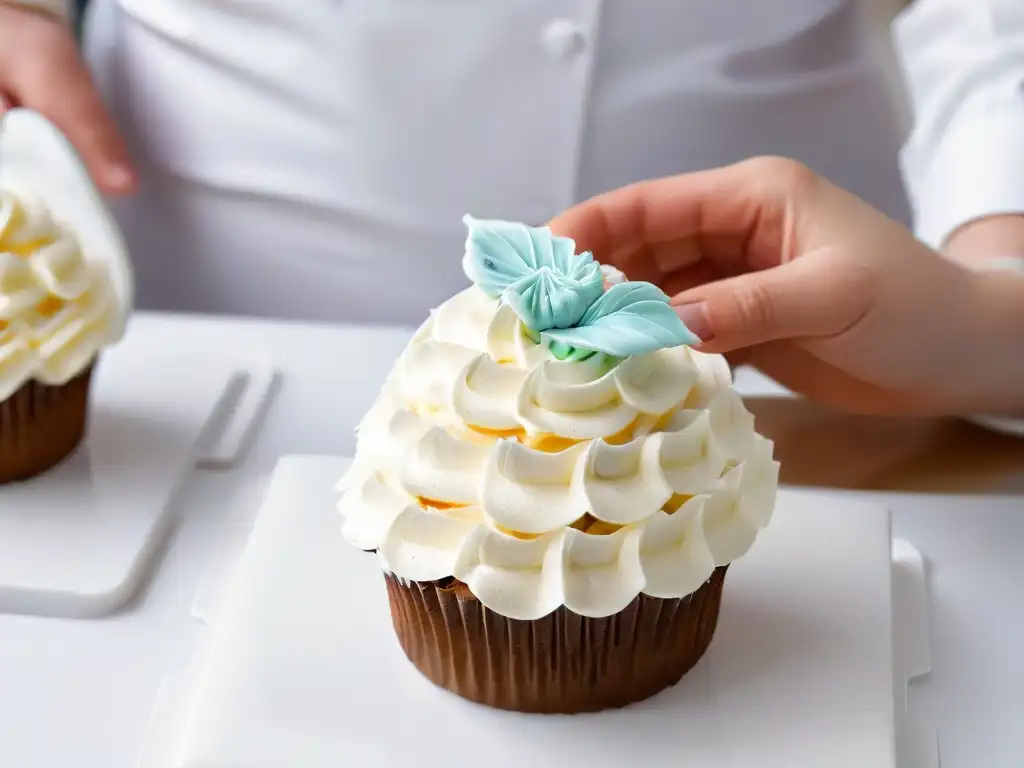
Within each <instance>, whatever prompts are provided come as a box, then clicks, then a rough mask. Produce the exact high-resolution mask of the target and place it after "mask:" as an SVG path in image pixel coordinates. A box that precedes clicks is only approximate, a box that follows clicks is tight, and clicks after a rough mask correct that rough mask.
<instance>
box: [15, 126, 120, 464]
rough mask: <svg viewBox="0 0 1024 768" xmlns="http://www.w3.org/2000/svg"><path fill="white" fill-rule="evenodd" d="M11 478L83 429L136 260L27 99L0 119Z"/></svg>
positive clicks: (60, 451) (54, 459)
mask: <svg viewBox="0 0 1024 768" xmlns="http://www.w3.org/2000/svg"><path fill="white" fill-rule="evenodd" d="M0 169H2V173H0V483H5V482H10V481H12V480H23V479H26V478H28V477H31V476H33V475H35V474H38V473H40V472H42V471H44V470H46V469H48V468H50V467H52V466H54V465H55V464H56V463H58V462H59V461H60V460H61V459H63V458H64V457H65V456H67V455H68V454H69V453H70V452H71V451H73V450H74V448H75V447H76V446H77V445H78V444H79V442H80V441H81V439H82V437H83V435H84V432H85V428H86V421H87V410H88V408H87V405H88V392H89V384H90V380H91V377H92V371H93V367H94V364H95V361H96V359H97V356H98V353H99V351H100V349H101V348H102V347H103V346H105V345H107V344H110V343H112V342H114V341H116V340H117V339H119V338H120V337H121V335H122V333H123V331H124V324H125V317H126V314H127V311H128V307H129V304H130V300H131V296H130V285H131V278H130V271H129V268H128V264H127V259H126V256H125V253H124V247H123V245H122V243H121V239H120V236H119V233H118V231H117V228H116V226H115V225H114V224H113V220H112V218H111V217H110V214H109V213H108V211H107V209H106V206H105V204H104V202H103V199H102V197H101V196H100V194H99V192H98V191H97V190H96V189H95V188H94V187H93V185H92V183H91V181H89V178H88V175H87V174H86V172H85V171H84V169H83V168H82V166H81V164H80V162H79V160H78V158H77V156H76V155H75V153H74V151H73V150H72V149H71V147H70V145H69V144H68V143H67V141H66V140H65V139H64V138H63V136H61V135H60V134H59V132H57V130H56V129H55V128H54V127H53V126H52V125H51V124H49V123H48V122H46V121H45V120H44V119H43V118H42V117H40V116H39V115H37V114H35V113H31V112H26V111H24V110H15V111H14V112H10V113H8V114H7V115H5V116H4V118H3V124H2V131H0Z"/></svg>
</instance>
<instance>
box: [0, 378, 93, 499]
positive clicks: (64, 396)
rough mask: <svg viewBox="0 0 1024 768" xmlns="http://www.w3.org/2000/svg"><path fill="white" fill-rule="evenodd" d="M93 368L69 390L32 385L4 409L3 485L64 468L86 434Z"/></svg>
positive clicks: (0, 414) (0, 406)
mask: <svg viewBox="0 0 1024 768" xmlns="http://www.w3.org/2000/svg"><path fill="white" fill-rule="evenodd" d="M91 380H92V367H89V368H88V369H86V370H85V371H84V372H82V373H80V374H79V375H78V376H77V377H75V378H74V379H71V380H70V381H68V382H67V383H65V384H60V385H56V386H52V385H49V384H41V383H39V382H37V381H29V382H27V383H26V384H24V385H22V387H21V388H20V389H18V390H17V391H16V392H15V393H14V394H13V395H11V396H10V397H8V398H7V399H6V400H4V401H3V402H2V403H0V483H10V482H13V481H15V480H27V479H28V478H30V477H32V476H33V475H38V474H39V473H40V472H45V471H46V470H48V469H50V468H51V467H53V466H55V465H57V464H59V463H60V461H61V460H62V459H64V458H65V457H66V456H67V455H68V454H70V453H71V452H72V451H74V450H75V448H76V447H77V446H78V444H79V443H80V442H81V441H82V436H83V435H84V434H85V425H86V415H87V413H88V401H89V384H90V382H91Z"/></svg>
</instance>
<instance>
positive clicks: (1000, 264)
mask: <svg viewBox="0 0 1024 768" xmlns="http://www.w3.org/2000/svg"><path fill="white" fill-rule="evenodd" d="M978 268H979V269H986V270H988V269H998V270H1009V271H1011V272H1018V273H1020V274H1022V275H1024V256H1010V257H1008V258H1005V259H992V260H990V261H987V262H984V263H983V264H981V265H979V266H978ZM971 421H972V422H974V423H975V424H977V425H978V426H979V427H985V428H986V429H990V430H992V431H993V432H1002V433H1003V434H1005V435H1016V436H1017V437H1024V418H1019V419H1010V418H1005V417H1002V416H975V417H974V418H972V419H971Z"/></svg>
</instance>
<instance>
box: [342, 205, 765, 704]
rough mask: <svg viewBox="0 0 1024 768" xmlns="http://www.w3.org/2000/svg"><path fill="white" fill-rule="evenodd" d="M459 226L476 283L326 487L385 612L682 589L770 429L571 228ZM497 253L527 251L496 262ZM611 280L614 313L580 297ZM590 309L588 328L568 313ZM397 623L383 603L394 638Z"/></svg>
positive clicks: (588, 607) (741, 521) (720, 550)
mask: <svg viewBox="0 0 1024 768" xmlns="http://www.w3.org/2000/svg"><path fill="white" fill-rule="evenodd" d="M469 225H470V237H469V240H468V242H467V267H466V271H467V273H468V274H469V275H470V276H471V278H473V279H474V285H471V286H470V287H469V288H467V289H466V290H464V291H462V292H461V293H459V294H457V295H456V296H454V297H453V298H451V299H450V300H448V301H447V302H445V303H444V304H442V305H441V306H440V307H439V308H438V309H437V310H435V311H434V312H433V313H432V314H431V316H430V317H429V318H428V320H427V321H426V322H425V323H424V324H423V325H422V326H421V327H420V328H419V330H418V331H417V332H416V333H415V334H414V336H413V338H412V340H411V341H410V343H409V345H408V347H407V348H406V349H405V351H404V352H403V353H402V355H401V356H400V358H399V359H398V361H397V363H396V365H395V367H394V369H393V370H392V372H391V374H390V375H389V376H388V378H387V381H386V383H385V385H384V388H383V391H382V393H381V395H380V397H379V399H378V400H377V402H376V403H375V404H374V405H373V407H372V408H371V409H370V411H369V413H368V414H367V415H366V417H365V418H364V419H363V421H362V423H361V424H360V425H359V428H358V436H357V449H356V456H355V461H354V463H353V465H352V467H351V469H350V470H349V472H348V473H347V474H346V475H345V477H344V478H343V479H342V481H341V483H340V486H339V487H340V489H341V490H342V497H341V501H340V505H339V507H340V511H341V513H342V515H343V517H344V522H343V529H342V530H343V534H344V536H345V538H346V539H347V540H348V542H349V543H351V544H352V545H353V546H355V547H358V548H359V549H362V550H368V551H374V552H376V554H377V557H378V558H379V560H380V564H381V567H382V569H383V570H384V571H385V573H386V574H388V575H389V579H391V580H392V581H393V582H394V584H393V586H392V589H391V592H392V597H393V612H394V609H395V608H396V606H395V603H394V597H395V595H396V594H398V590H399V587H400V585H401V586H405V587H410V586H411V585H421V587H422V585H434V586H435V587H436V585H442V586H444V587H446V588H450V587H451V585H453V584H455V585H458V586H459V588H460V589H461V590H462V595H463V596H464V597H466V598H469V599H472V600H476V601H479V603H480V604H481V605H482V606H483V609H485V610H486V611H488V612H492V613H493V614H497V615H498V616H501V617H504V618H505V619H508V620H510V621H512V622H526V623H532V622H537V621H538V620H542V619H545V617H551V616H554V615H557V614H566V613H568V614H572V615H575V616H577V617H586V618H588V619H602V620H607V619H609V618H610V617H617V616H619V615H620V614H622V613H623V612H624V611H626V610H627V609H628V608H629V607H630V606H631V605H634V606H635V605H638V604H639V603H638V600H654V601H681V600H683V599H684V598H691V599H692V597H693V596H694V595H695V594H697V593H698V592H699V591H700V590H702V588H706V585H708V584H709V582H710V581H711V580H712V579H713V577H714V576H715V574H716V572H718V573H719V574H721V573H724V568H725V567H726V566H727V565H728V564H729V563H731V562H732V561H733V560H735V559H736V558H738V557H740V556H742V555H743V554H744V553H745V552H746V551H747V550H748V549H749V548H750V546H751V545H752V544H753V542H754V540H755V539H756V537H757V535H758V532H759V531H760V530H761V529H762V528H763V527H764V526H765V525H766V524H767V523H768V521H769V519H770V517H771V514H772V509H773V506H774V503H775V492H776V487H777V484H778V465H777V463H776V462H775V461H774V459H773V456H772V443H771V441H769V440H767V439H766V438H764V437H761V436H759V435H758V434H757V433H756V432H755V430H754V424H753V417H752V416H751V414H750V413H749V412H748V411H747V410H746V408H745V407H744V405H743V402H742V400H741V398H740V397H739V396H738V395H737V393H736V392H735V391H734V390H733V388H732V382H731V374H730V370H729V367H728V365H727V364H726V362H725V360H724V359H723V358H721V357H720V356H716V355H708V354H704V353H701V352H699V351H696V350H694V349H692V348H690V347H689V346H687V344H689V343H690V342H692V341H695V339H694V337H692V334H689V332H688V331H686V329H685V328H684V327H682V324H681V323H680V322H679V321H678V318H677V317H676V315H675V313H674V312H672V310H671V308H669V307H668V304H667V298H664V294H661V293H660V291H657V289H655V288H654V287H653V286H648V285H647V284H635V283H628V282H624V281H623V280H622V279H620V278H619V277H618V276H617V275H616V274H615V272H614V271H611V270H608V269H599V268H598V265H597V264H596V262H593V260H592V257H590V255H589V254H583V255H576V254H575V253H574V252H573V251H574V246H573V244H572V242H571V241H568V244H566V243H565V242H560V241H564V240H565V238H556V237H554V236H553V235H552V234H551V233H550V232H549V231H547V230H545V229H531V228H527V227H523V226H522V225H515V224H510V223H506V222H477V221H475V220H472V219H471V220H469ZM481 230H483V231H482V232H481ZM503 249H506V250H507V249H511V250H512V251H514V252H516V253H518V254H519V255H520V256H521V257H522V259H523V261H524V263H525V266H521V267H518V268H516V269H507V267H508V262H509V261H511V260H512V259H511V258H510V257H508V256H507V254H505V255H504V256H503V253H504V251H503ZM545 249H546V250H545ZM560 249H561V255H560V254H559V251H560ZM566 250H567V251H568V254H569V255H570V256H571V259H570V258H569V257H566V256H565V253H566ZM524 253H525V255H523V254H524ZM545 254H547V259H546V260H545ZM592 264H593V269H591V265H592ZM559 267H560V269H559ZM494 268H496V269H497V270H498V271H500V270H501V269H505V271H506V273H507V274H505V275H504V277H503V278H502V280H500V281H498V283H497V285H495V284H491V283H489V282H488V276H481V275H480V271H481V270H486V269H494ZM545 269H546V271H547V272H548V273H550V274H543V275H540V276H539V277H538V276H537V275H536V273H537V272H539V271H541V270H545ZM524 271H527V272H530V271H532V274H528V275H527V277H528V278H529V280H530V282H527V281H524V279H523V275H522V274H521V273H522V272H524ZM619 274H621V273H619ZM573 280H575V281H576V283H577V284H578V286H582V287H577V285H574V284H573ZM519 281H522V282H521V284H520V285H519V287H518V288H516V284H517V282H519ZM538 284H546V285H547V286H548V287H547V288H546V289H545V290H546V291H547V293H546V295H542V294H543V291H537V290H535V287H536V286H537V285H538ZM595 284H596V286H597V287H596V288H595V287H594V285H595ZM638 285H639V286H641V290H640V291H639V292H638V291H636V290H634V289H635V288H636V287H637V286H638ZM523 286H526V287H523ZM551 286H554V288H551ZM515 291H519V295H513V293H514V292H515ZM559 291H562V292H563V293H562V294H561V295H559V294H558V292H559ZM524 294H525V298H524ZM611 294H616V295H618V296H619V298H616V295H612V296H611V299H612V302H611V303H613V304H614V305H615V309H614V311H610V312H607V313H605V314H603V315H599V313H595V312H593V311H592V308H593V307H594V306H595V305H597V303H598V302H599V301H602V300H605V301H606V303H607V302H608V297H609V296H610V295H611ZM581 296H582V298H581V300H580V301H579V302H577V303H576V304H575V305H574V304H573V301H572V300H573V299H574V298H580V297H581ZM622 296H625V297H627V298H626V299H625V300H623V299H621V297H622ZM630 296H638V297H639V298H637V299H636V300H635V301H633V303H630V302H629V297H630ZM658 296H660V297H662V298H661V299H659V298H658ZM652 297H653V298H652ZM658 301H661V307H655V306H651V303H652V302H653V303H657V302H658ZM524 306H525V309H524ZM559 313H561V316H559ZM616 313H618V314H616ZM598 315H599V316H598ZM594 317H598V320H597V321H596V325H597V326H600V327H599V328H598V331H599V332H597V333H595V332H593V327H595V326H594V325H592V326H590V327H589V328H588V327H586V326H583V325H582V324H583V323H585V322H586V320H587V318H590V319H591V320H593V318H594ZM623 317H624V318H625V319H623ZM652 326H657V327H652ZM666 339H669V340H670V341H671V340H672V339H674V340H676V341H677V343H675V344H671V345H670V344H669V343H666ZM631 348H636V349H639V350H640V351H639V352H637V353H636V354H628V352H629V351H630V349H631ZM624 353H627V354H624ZM716 605H717V603H716ZM398 610H399V612H402V611H403V609H400V608H399V609H398ZM412 610H413V609H412V608H408V610H405V611H404V613H408V612H409V611H412ZM424 610H426V608H424ZM409 615H412V614H409ZM616 620H617V619H616ZM408 621H411V619H408V618H407V619H399V618H398V617H397V616H396V628H398V629H399V634H400V636H402V634H403V630H402V628H401V627H399V624H403V626H404V623H408ZM403 622H404V623H403ZM712 626H713V625H712ZM404 634H405V635H407V636H408V635H409V634H410V631H409V630H408V628H406V631H405V633H404ZM707 640H708V641H710V635H708V637H707ZM403 643H404V644H405V645H406V646H407V647H406V650H407V653H409V652H410V649H409V647H408V644H407V643H405V640H403ZM700 650H701V652H702V650H703V649H700ZM414 655H415V654H413V653H410V657H411V658H413V656H414ZM428 655H429V654H428ZM697 655H698V657H699V653H698V654H697ZM414 661H416V659H415V658H414ZM435 661H436V660H435ZM502 663H504V662H502ZM439 664H440V662H436V663H435V662H429V663H427V664H426V666H428V667H429V666H431V665H433V666H435V667H438V666H439ZM418 665H419V666H421V668H423V666H424V665H422V664H418ZM440 666H443V665H440ZM424 671H427V674H428V676H430V677H431V678H432V679H434V680H435V682H440V683H441V684H442V685H445V686H446V687H450V688H453V690H458V688H459V686H458V685H457V684H452V683H451V680H450V679H447V678H446V679H444V680H442V679H439V678H441V677H444V674H442V672H440V671H439V672H437V674H431V673H430V672H429V671H428V670H424ZM445 674H447V673H445ZM680 674H681V673H680ZM448 677H449V678H451V679H455V678H458V677H459V676H458V675H455V674H454V673H452V674H451V675H449V676H448ZM563 683H564V681H563ZM664 684H667V683H662V687H663V686H664ZM459 692H463V693H464V691H459ZM478 694H479V695H470V696H469V697H470V698H476V699H477V700H481V701H487V703H496V702H495V701H494V698H495V697H494V696H491V695H485V694H483V693H479V692H478ZM498 698H500V697H498ZM598 698H600V697H598ZM606 698H607V697H606ZM612 699H614V697H612ZM612 699H609V700H612ZM517 701H519V702H520V703H521V698H520V699H518V700H517ZM531 701H533V703H534V704H536V703H537V700H536V699H531ZM563 704H564V702H563ZM496 705H497V706H506V705H507V706H510V707H511V708H530V709H533V708H537V707H534V706H533V705H531V706H527V707H520V706H518V705H517V704H515V703H513V704H509V703H508V702H505V704H502V703H501V702H500V701H499V702H497V703H496ZM603 705H607V701H606V702H605V704H603ZM566 706H568V705H566ZM566 706H562V705H558V706H554V708H553V709H552V711H566ZM540 709H541V710H542V711H547V710H545V709H544V707H543V706H541V707H540ZM572 709H573V710H576V709H578V702H577V703H576V704H573V705H572Z"/></svg>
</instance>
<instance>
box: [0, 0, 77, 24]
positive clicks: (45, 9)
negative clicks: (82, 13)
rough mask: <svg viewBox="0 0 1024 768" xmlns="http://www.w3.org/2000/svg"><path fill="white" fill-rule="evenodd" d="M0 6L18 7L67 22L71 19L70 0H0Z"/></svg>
mask: <svg viewBox="0 0 1024 768" xmlns="http://www.w3.org/2000/svg"><path fill="white" fill-rule="evenodd" d="M0 5H18V6H21V7H22V8H31V9H32V10H33V11H39V12H41V13H46V14H49V15H50V16H55V17H57V18H58V19H63V20H65V21H67V20H68V19H70V18H71V0H0Z"/></svg>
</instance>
